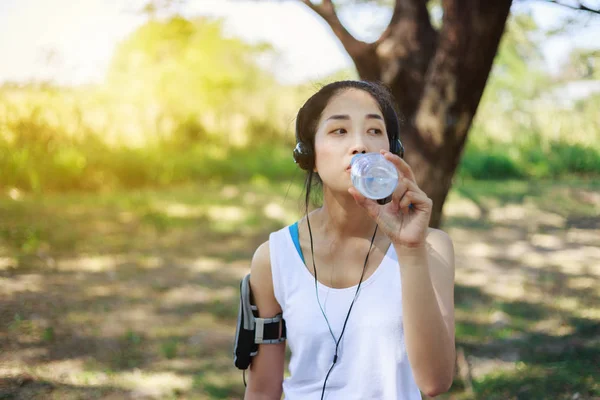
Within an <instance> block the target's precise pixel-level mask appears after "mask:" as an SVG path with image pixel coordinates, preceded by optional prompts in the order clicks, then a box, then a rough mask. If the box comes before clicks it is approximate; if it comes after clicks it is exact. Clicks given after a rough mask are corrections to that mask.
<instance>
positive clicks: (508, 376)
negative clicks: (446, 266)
mask: <svg viewBox="0 0 600 400" xmlns="http://www.w3.org/2000/svg"><path fill="white" fill-rule="evenodd" d="M455 298H456V308H457V310H462V311H464V313H463V314H461V315H469V313H471V314H473V315H475V314H481V313H482V312H483V310H485V312H487V313H488V314H490V315H493V313H494V312H501V313H502V315H503V316H504V317H503V319H501V320H500V321H489V320H488V321H485V322H481V321H473V320H469V319H466V320H465V319H461V318H457V321H456V335H457V347H459V348H462V349H463V350H464V351H465V353H466V356H467V359H469V360H470V362H469V363H470V367H471V368H485V369H486V370H489V371H490V372H489V373H485V374H484V375H483V376H477V377H475V378H473V381H472V387H473V393H472V395H471V396H470V397H469V396H467V395H465V397H460V398H475V399H478V400H479V399H482V400H483V399H498V400H500V399H502V400H504V399H573V398H580V399H592V398H593V396H598V395H600V384H599V383H598V382H600V342H598V340H597V338H598V337H600V323H599V322H598V321H596V320H592V319H587V318H581V317H576V316H573V315H571V314H570V313H569V312H566V311H563V310H558V309H556V308H554V307H553V306H552V305H551V303H550V304H538V303H530V302H527V301H513V302H506V301H498V300H495V299H494V298H492V297H491V296H489V295H487V294H485V293H483V291H482V290H481V289H480V288H476V287H465V286H462V285H457V286H456V291H455ZM547 318H560V319H561V321H562V323H561V326H560V327H562V328H565V327H567V328H569V332H570V333H567V334H559V333H555V332H552V331H540V330H539V329H537V328H536V324H537V323H538V322H540V321H542V320H544V319H547ZM465 386H466V384H465V382H462V381H461V379H459V378H458V377H457V379H456V380H455V385H453V390H452V393H462V392H463V390H464V388H465ZM573 396H575V397H573ZM577 396H579V397H577Z"/></svg>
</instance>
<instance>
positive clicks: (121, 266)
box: [0, 177, 600, 400]
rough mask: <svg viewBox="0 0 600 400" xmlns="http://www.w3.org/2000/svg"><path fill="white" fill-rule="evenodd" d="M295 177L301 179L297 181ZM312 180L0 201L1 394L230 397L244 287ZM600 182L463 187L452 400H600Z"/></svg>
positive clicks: (235, 386)
mask: <svg viewBox="0 0 600 400" xmlns="http://www.w3.org/2000/svg"><path fill="white" fill-rule="evenodd" d="M299 178H300V177H299ZM300 188H301V182H299V181H298V182H296V181H294V182H292V183H289V182H284V183H270V182H269V181H266V180H264V179H261V178H257V179H255V180H254V181H252V182H250V183H247V184H235V185H234V184H226V185H219V184H213V185H208V186H199V185H188V186H183V187H178V188H171V189H160V190H158V189H156V190H150V189H140V190H131V191H126V192H114V193H100V194H77V193H71V194H48V195H44V196H39V195H35V194H23V193H18V194H15V193H14V192H13V193H12V194H11V195H10V196H5V197H1V198H0V220H1V221H2V225H1V228H0V280H1V281H2V287H3V291H2V292H1V294H0V301H1V302H2V304H3V308H2V309H1V310H0V327H2V328H1V329H0V350H1V351H0V398H11V396H12V398H44V399H46V398H48V399H70V398H86V399H87V398H90V399H92V398H97V399H112V398H119V399H128V398H136V397H140V396H147V397H148V398H160V399H235V398H241V397H242V395H243V390H244V388H243V384H242V379H241V373H240V371H238V370H236V369H235V368H234V367H233V364H232V359H231V351H232V338H233V334H234V331H235V318H236V315H237V306H238V304H237V301H238V300H237V287H238V284H239V279H240V278H241V277H242V276H243V274H245V273H246V272H247V271H248V267H249V262H250V259H251V257H252V254H253V252H254V250H255V249H256V247H257V246H258V245H259V244H260V243H262V242H263V241H264V240H266V238H267V235H268V233H269V232H271V231H273V230H275V229H278V228H280V227H282V226H284V225H285V224H288V223H291V222H293V221H294V220H295V219H296V218H298V217H299V216H300V214H301V209H302V206H301V204H302V195H301V190H300ZM598 189H599V185H598V184H597V183H593V182H585V181H568V182H524V181H499V182H493V181H487V182H478V181H469V180H458V181H457V182H456V184H455V186H454V188H453V190H452V192H451V194H450V197H449V200H448V203H447V207H446V219H445V226H444V229H445V230H446V231H448V232H449V233H450V235H451V237H452V238H453V240H454V242H455V248H456V254H457V274H456V291H455V301H456V333H457V347H458V348H459V349H461V350H462V351H464V353H465V356H466V358H465V359H466V363H463V364H461V365H459V366H460V369H459V372H460V374H457V377H456V379H455V384H454V385H453V388H452V390H451V391H450V392H449V393H448V394H446V395H444V396H443V397H442V398H445V399H456V400H467V399H477V400H479V399H482V400H483V399H550V398H551V399H573V398H579V399H593V398H595V397H598V396H600V387H599V385H598V383H597V382H600V370H599V368H598V365H600V342H598V339H597V338H598V337H600V307H599V306H598V305H599V304H600V287H599V284H598V282H599V280H598V278H599V276H598V271H597V270H596V269H594V268H592V266H593V265H598V263H599V262H600V260H599V257H598V254H597V251H595V250H594V243H597V239H598V224H599V223H600V221H599V219H598V211H599V209H600V200H598V197H597V195H596V194H597V193H598Z"/></svg>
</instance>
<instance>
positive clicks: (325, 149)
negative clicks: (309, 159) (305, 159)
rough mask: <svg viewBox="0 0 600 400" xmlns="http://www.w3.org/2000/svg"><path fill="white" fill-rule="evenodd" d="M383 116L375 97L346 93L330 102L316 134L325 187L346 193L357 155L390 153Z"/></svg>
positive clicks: (317, 167) (319, 168)
mask: <svg viewBox="0 0 600 400" xmlns="http://www.w3.org/2000/svg"><path fill="white" fill-rule="evenodd" d="M389 148H390V143H389V140H388V136H387V131H386V129H385V122H384V120H383V114H382V113H381V111H380V110H379V106H378V104H377V102H376V101H375V99H373V97H372V96H371V95H370V94H369V93H367V92H365V91H363V90H359V89H345V90H343V91H341V92H339V93H338V94H337V95H335V96H334V97H332V98H331V100H329V103H328V104H327V107H325V109H324V110H323V113H322V115H321V119H320V120H319V123H318V125H317V132H316V134H315V171H316V172H318V173H319V176H320V177H321V180H322V181H323V183H324V185H326V186H327V187H328V188H329V189H332V190H334V191H340V192H346V191H347V190H348V188H349V187H350V185H351V180H350V161H351V160H352V157H353V156H354V155H355V154H359V153H371V152H379V150H382V149H383V150H389Z"/></svg>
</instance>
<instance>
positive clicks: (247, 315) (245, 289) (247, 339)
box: [234, 274, 286, 369]
mask: <svg viewBox="0 0 600 400" xmlns="http://www.w3.org/2000/svg"><path fill="white" fill-rule="evenodd" d="M258 315H259V314H258V308H257V307H256V306H255V305H254V304H252V291H251V289H250V274H248V275H246V276H245V277H244V279H242V282H241V283H240V308H239V312H238V320H237V327H236V333H235V348H234V364H235V366H236V367H237V368H239V369H247V368H248V366H250V363H251V362H252V357H254V356H256V354H258V345H259V344H277V343H282V342H283V341H285V340H286V327H285V320H284V319H283V316H282V314H277V315H276V316H274V317H272V318H259V317H258Z"/></svg>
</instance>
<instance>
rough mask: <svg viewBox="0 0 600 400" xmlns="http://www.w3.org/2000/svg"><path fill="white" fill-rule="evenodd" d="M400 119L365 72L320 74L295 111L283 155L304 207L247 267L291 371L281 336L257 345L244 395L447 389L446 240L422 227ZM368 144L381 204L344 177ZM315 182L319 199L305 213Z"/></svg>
mask: <svg viewBox="0 0 600 400" xmlns="http://www.w3.org/2000/svg"><path fill="white" fill-rule="evenodd" d="M399 129H400V128H399V119H398V116H397V113H396V112H395V107H394V100H393V98H392V97H391V95H390V94H389V92H388V91H387V90H386V89H385V88H384V87H383V86H380V85H378V84H376V83H372V82H365V81H341V82H335V83H332V84H329V85H327V86H324V87H323V88H322V89H321V90H319V91H318V92H317V93H316V94H314V95H313V96H312V97H311V98H310V99H309V100H308V101H307V102H306V103H305V104H304V106H303V107H302V108H301V109H300V111H299V113H298V116H297V123H296V138H297V141H298V145H297V146H296V149H295V151H294V158H295V159H296V162H297V163H298V165H299V166H300V167H301V168H303V169H305V170H307V183H306V190H307V193H306V201H307V204H306V206H307V214H306V215H305V216H304V217H303V218H302V219H301V220H300V221H298V222H297V223H295V224H293V225H291V226H287V227H285V228H283V229H281V230H279V231H277V232H273V233H271V235H270V236H269V241H267V242H265V243H263V244H262V245H261V246H260V247H259V248H258V249H257V250H256V253H255V254H254V257H253V259H252V266H251V277H250V287H251V290H252V292H253V296H254V301H255V303H256V305H257V307H258V310H259V316H260V317H262V318H270V317H273V316H275V315H277V314H279V313H283V319H284V320H285V321H286V326H287V343H288V344H289V347H290V351H291V360H290V364H289V371H290V376H289V377H287V378H286V379H285V380H284V360H285V346H286V343H285V342H284V343H280V344H263V345H260V346H259V351H258V354H257V355H256V356H255V357H254V359H253V361H252V364H251V366H250V372H249V377H248V379H249V381H248V386H247V389H246V395H245V398H246V399H248V400H255V399H280V398H281V394H282V392H283V394H284V396H285V398H286V399H289V400H297V399H299V400H313V399H315V400H318V399H330V400H334V399H335V400H337V399H343V400H350V399H357V400H365V399H382V400H392V399H402V400H414V399H421V392H422V393H425V394H426V395H428V396H436V395H438V394H440V393H443V392H445V391H447V390H448V389H449V387H450V385H451V383H452V379H453V375H454V365H455V363H454V361H455V343H454V296H453V293H454V251H453V244H452V241H451V239H450V238H449V236H448V235H447V234H445V233H444V232H442V231H440V230H436V229H431V228H429V227H428V224H429V220H430V215H431V210H432V202H431V200H430V199H429V198H428V197H427V195H426V194H425V193H424V192H423V191H422V190H420V189H419V187H418V186H417V183H416V182H415V177H414V174H413V171H412V170H411V168H410V166H409V165H408V164H407V163H406V162H405V161H403V159H402V158H401V157H400V156H401V155H402V145H401V143H400V142H399V140H398V138H399ZM390 150H392V151H393V153H392V152H390ZM370 152H378V153H381V154H382V155H384V157H385V158H386V159H387V160H389V161H391V162H392V163H393V164H394V165H395V166H396V168H397V170H398V173H399V177H400V178H399V183H398V186H397V187H396V189H395V192H394V193H393V195H392V200H391V201H390V202H388V203H387V204H384V205H380V204H379V203H378V202H376V201H373V200H369V199H366V198H365V197H363V196H362V195H360V193H359V192H358V191H357V190H356V189H355V188H354V187H353V185H352V182H351V178H350V169H349V166H350V161H351V159H352V157H353V156H354V155H356V154H359V153H370ZM315 184H317V185H320V186H322V195H323V202H322V206H321V207H320V208H318V209H315V210H314V211H312V212H310V213H308V201H309V198H310V191H311V188H312V187H313V186H315Z"/></svg>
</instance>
